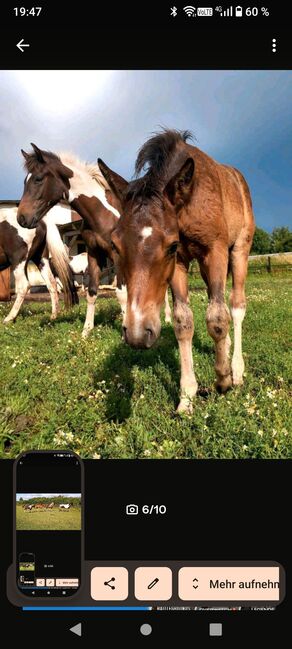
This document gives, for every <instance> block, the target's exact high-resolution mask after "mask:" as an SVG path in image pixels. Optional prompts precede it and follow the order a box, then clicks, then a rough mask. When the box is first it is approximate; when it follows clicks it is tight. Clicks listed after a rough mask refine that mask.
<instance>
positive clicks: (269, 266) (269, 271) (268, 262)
mask: <svg viewBox="0 0 292 649" xmlns="http://www.w3.org/2000/svg"><path fill="white" fill-rule="evenodd" d="M267 271H268V273H271V271H272V266H271V257H270V255H268V259H267Z"/></svg>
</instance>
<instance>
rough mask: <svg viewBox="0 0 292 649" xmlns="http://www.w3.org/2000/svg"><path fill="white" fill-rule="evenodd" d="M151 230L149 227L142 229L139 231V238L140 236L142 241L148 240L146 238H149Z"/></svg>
mask: <svg viewBox="0 0 292 649" xmlns="http://www.w3.org/2000/svg"><path fill="white" fill-rule="evenodd" d="M152 230H153V228H151V227H149V226H147V227H144V228H143V229H142V230H141V236H142V238H143V241H145V239H148V237H151V234H152Z"/></svg>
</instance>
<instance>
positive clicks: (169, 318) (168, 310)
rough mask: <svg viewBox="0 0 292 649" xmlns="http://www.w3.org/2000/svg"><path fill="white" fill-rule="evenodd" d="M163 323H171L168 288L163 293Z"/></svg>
mask: <svg viewBox="0 0 292 649" xmlns="http://www.w3.org/2000/svg"><path fill="white" fill-rule="evenodd" d="M165 322H171V308H170V304H169V297H168V288H167V289H166V293H165Z"/></svg>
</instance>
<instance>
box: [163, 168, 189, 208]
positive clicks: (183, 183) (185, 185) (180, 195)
mask: <svg viewBox="0 0 292 649" xmlns="http://www.w3.org/2000/svg"><path fill="white" fill-rule="evenodd" d="M194 171H195V163H194V160H193V158H188V159H187V160H186V161H185V162H184V164H183V166H182V167H181V169H180V170H179V171H178V172H177V173H176V174H175V176H173V177H172V178H171V180H169V182H168V183H167V185H166V187H165V189H164V193H165V194H166V196H167V198H168V200H169V201H170V202H171V203H172V205H175V206H178V205H180V204H181V203H188V201H189V200H190V196H191V191H192V181H193V177H194Z"/></svg>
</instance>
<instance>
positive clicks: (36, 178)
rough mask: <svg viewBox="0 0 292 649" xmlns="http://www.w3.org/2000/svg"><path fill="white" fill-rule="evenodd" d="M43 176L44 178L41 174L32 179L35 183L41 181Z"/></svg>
mask: <svg viewBox="0 0 292 649" xmlns="http://www.w3.org/2000/svg"><path fill="white" fill-rule="evenodd" d="M43 178H44V177H43V176H36V177H35V179H34V182H35V183H41V182H42V180H43Z"/></svg>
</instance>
